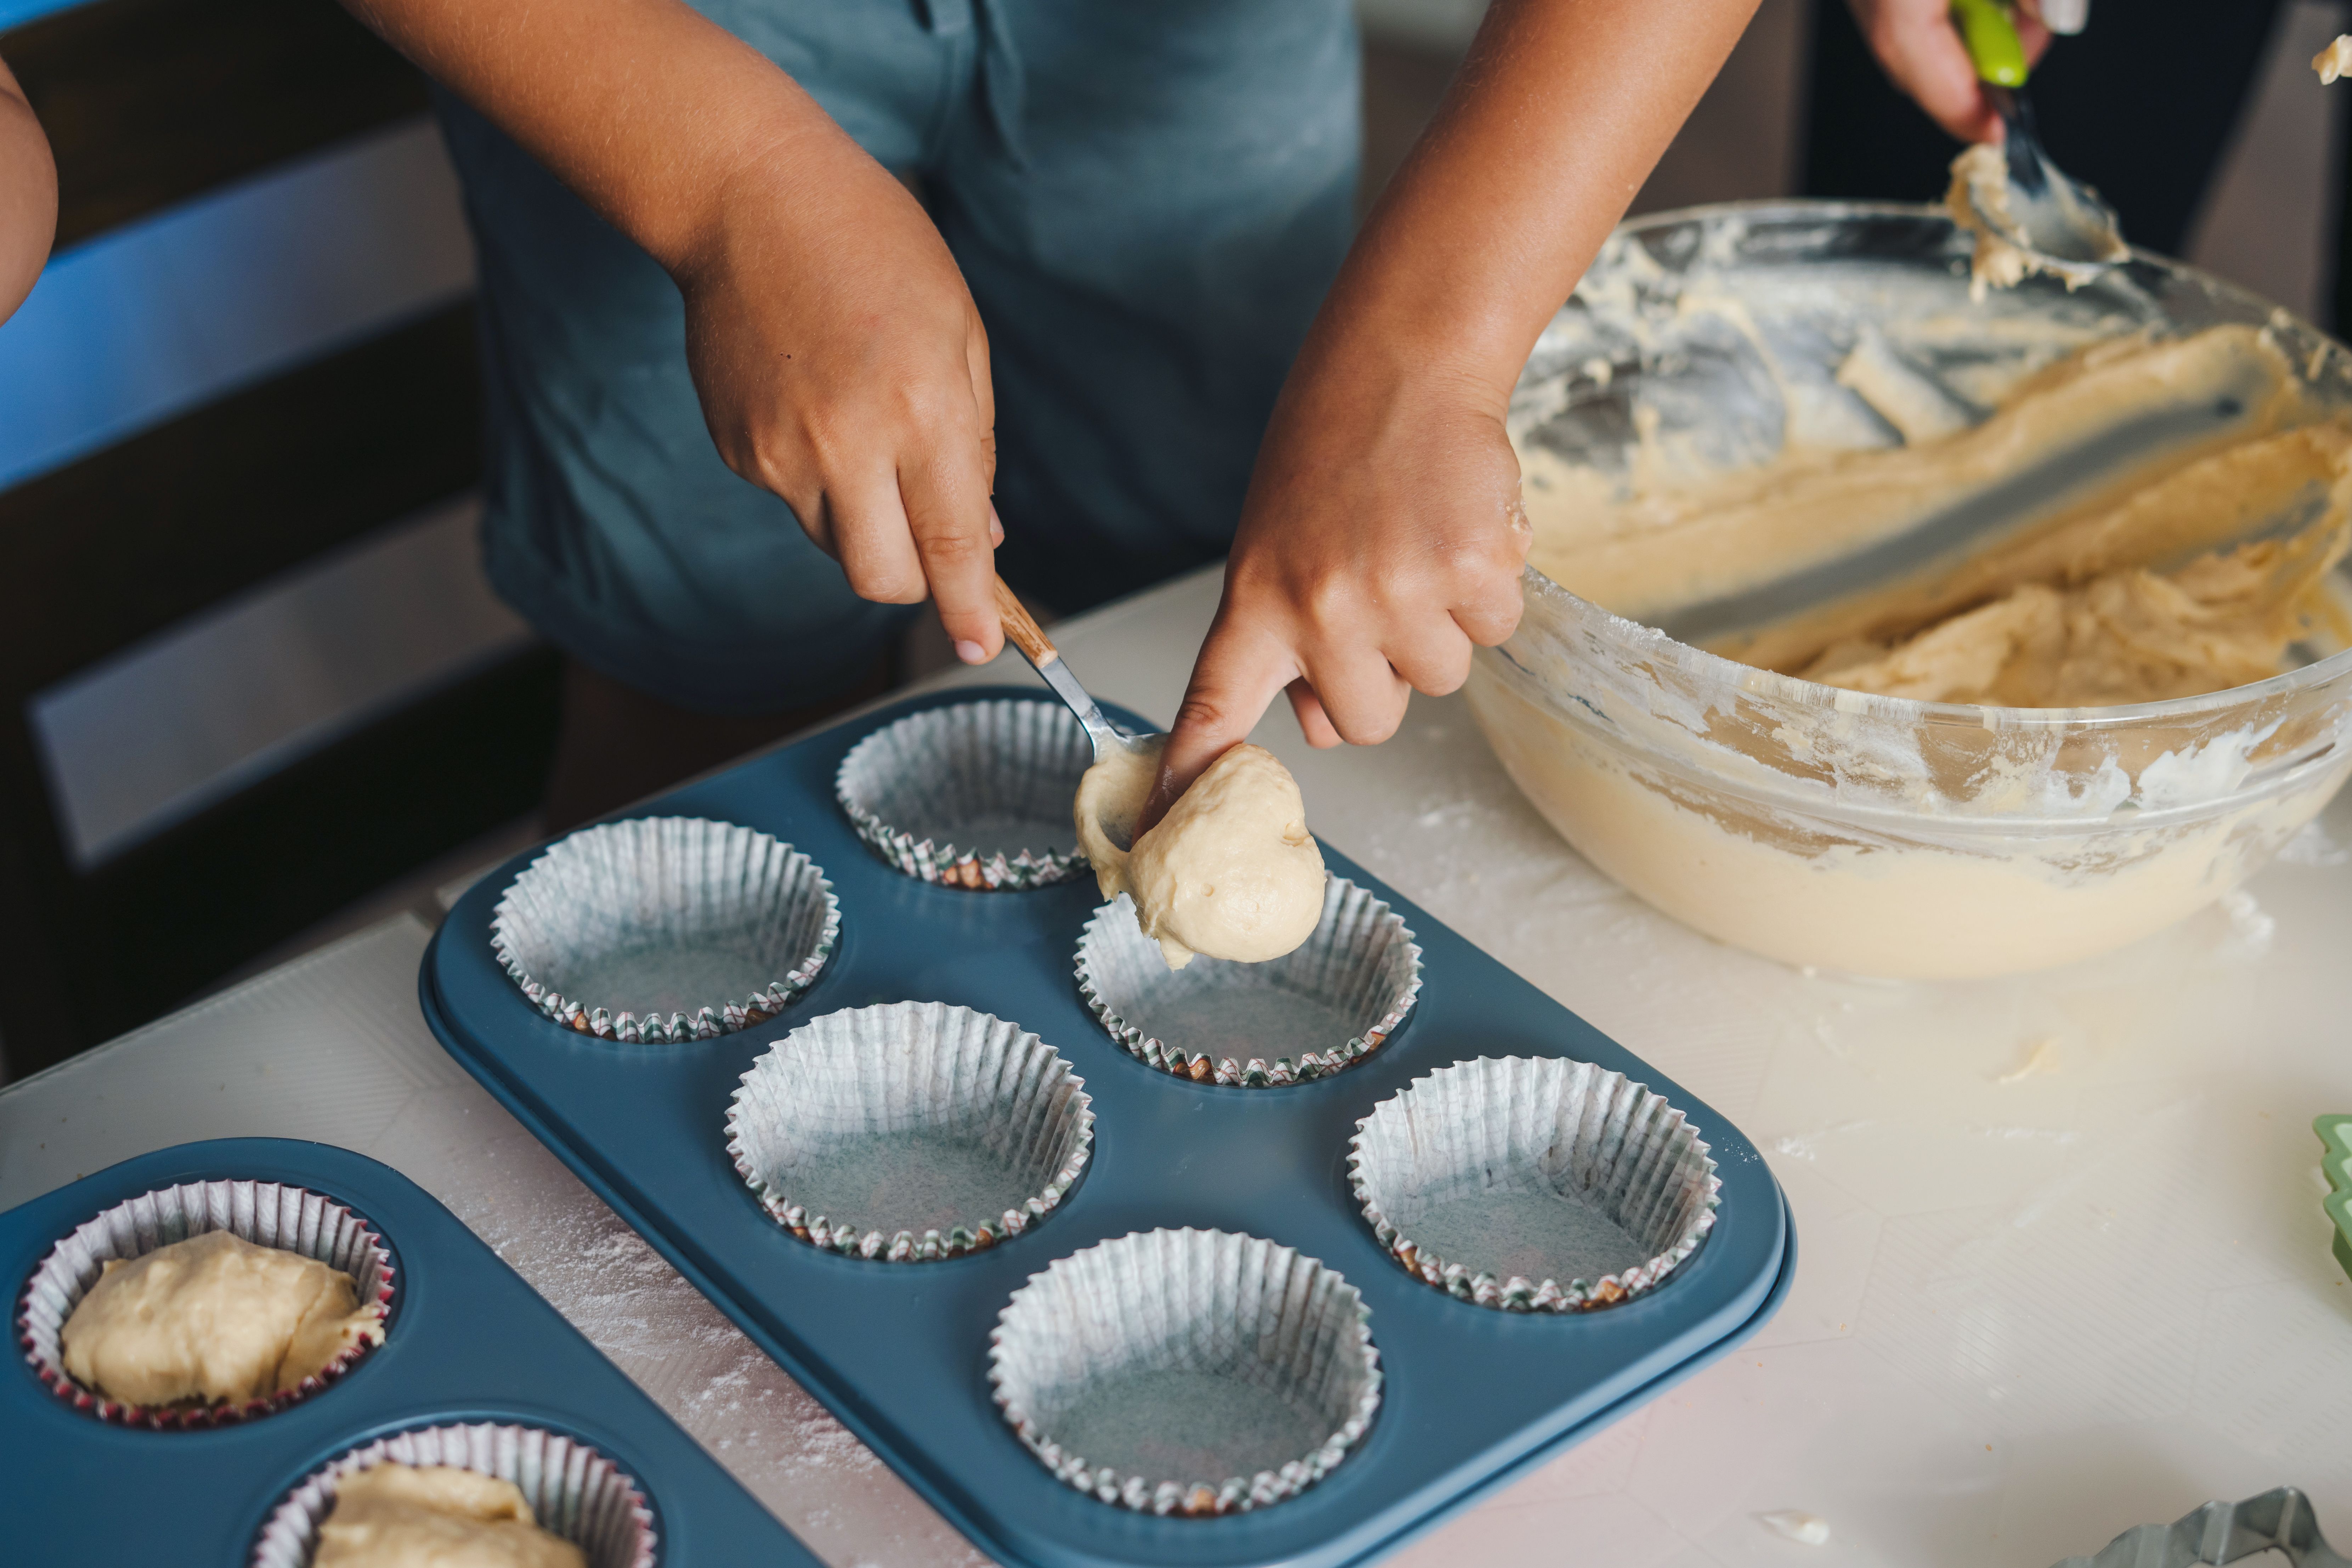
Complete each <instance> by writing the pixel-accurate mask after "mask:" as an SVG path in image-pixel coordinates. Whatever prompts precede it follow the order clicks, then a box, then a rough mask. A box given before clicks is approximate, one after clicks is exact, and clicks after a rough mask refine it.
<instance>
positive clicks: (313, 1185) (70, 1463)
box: [0, 884, 1026, 1568]
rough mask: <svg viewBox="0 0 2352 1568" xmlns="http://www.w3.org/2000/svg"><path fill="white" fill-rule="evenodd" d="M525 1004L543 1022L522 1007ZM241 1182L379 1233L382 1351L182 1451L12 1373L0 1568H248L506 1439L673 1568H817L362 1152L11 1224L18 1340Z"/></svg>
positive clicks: (262, 1157) (146, 1165)
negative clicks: (347, 1483) (63, 1272)
mask: <svg viewBox="0 0 2352 1568" xmlns="http://www.w3.org/2000/svg"><path fill="white" fill-rule="evenodd" d="M501 886H503V884H501ZM492 973H496V971H495V970H494V971H493V972H492ZM500 978H501V984H503V983H504V980H503V976H501V977H500ZM514 1000H515V1003H516V1005H519V1006H523V1007H528V1006H529V1005H530V1004H529V1003H527V1002H525V1001H523V1000H522V998H521V996H520V994H516V995H515V996H514ZM542 1022H545V1021H544V1020H542ZM546 1026H547V1027H548V1028H550V1029H555V1028H557V1027H559V1026H557V1025H555V1024H553V1023H551V1022H548V1023H546ZM235 1179H251V1180H258V1181H267V1182H284V1183H288V1184H292V1185H295V1186H300V1187H306V1188H308V1189H310V1191H312V1192H316V1193H321V1194H326V1195H328V1196H330V1197H332V1198H334V1199H335V1200H336V1201H338V1202H340V1203H343V1204H346V1205H350V1206H351V1207H352V1209H354V1210H356V1211H357V1212H358V1213H359V1214H361V1215H364V1216H365V1217H366V1218H367V1220H368V1221H369V1222H370V1223H371V1224H372V1225H373V1226H374V1227H375V1229H376V1230H377V1231H378V1233H379V1234H381V1235H382V1236H383V1238H384V1240H385V1242H386V1243H387V1244H388V1246H389V1247H390V1248H391V1250H392V1253H393V1255H394V1259H395V1261H396V1263H397V1265H398V1268H399V1278H400V1290H399V1294H398V1296H397V1298H396V1299H395V1300H394V1303H393V1309H392V1315H391V1319H390V1321H389V1322H388V1323H387V1325H386V1331H385V1335H384V1342H383V1344H381V1345H379V1346H377V1347H376V1348H375V1349H374V1350H373V1351H371V1352H368V1354H367V1355H365V1356H364V1357H362V1358H361V1360H360V1362H359V1363H358V1364H357V1365H355V1366H353V1367H352V1369H351V1371H350V1372H348V1373H345V1374H344V1375H343V1376H341V1377H340V1378H338V1379H336V1380H335V1382H333V1383H332V1384H330V1385H328V1386H327V1387H325V1388H323V1389H321V1390H320V1391H319V1392H318V1393H317V1394H313V1395H312V1396H311V1397H310V1398H307V1399H304V1400H302V1401H300V1402H299V1404H295V1405H289V1406H287V1407H286V1408H284V1409H282V1410H278V1411H276V1412H274V1413H272V1414H269V1415H261V1416H257V1417H256V1418H254V1419H252V1420H249V1421H243V1422H238V1423H236V1424H235V1425H232V1426H216V1427H210V1428H205V1429H200V1430H194V1431H169V1432H155V1431H143V1430H138V1429H134V1428H129V1427H123V1426H113V1425H110V1424H109V1423H106V1422H102V1421H99V1420H95V1419H93V1418H92V1417H91V1416H89V1415H87V1414H84V1413H83V1412H80V1411H78V1410H76V1409H74V1408H73V1407H72V1406H70V1405H68V1404H66V1403H65V1402H64V1401H63V1400H60V1399H58V1397H57V1396H56V1395H55V1394H52V1393H50V1392H49V1391H48V1390H47V1389H46V1388H44V1387H43V1386H42V1385H41V1384H40V1382H39V1380H38V1379H37V1377H36V1376H35V1375H34V1373H33V1369H32V1368H31V1366H29V1365H28V1364H27V1363H26V1361H25V1359H24V1358H23V1356H21V1355H16V1356H12V1357H11V1358H10V1361H11V1365H10V1367H9V1368H8V1370H7V1371H6V1372H5V1373H0V1517H5V1520H6V1521H7V1522H6V1525H5V1541H4V1542H0V1558H5V1560H6V1561H8V1562H11V1563H86V1562H96V1561H100V1560H103V1561H105V1562H109V1563H191V1564H204V1565H209V1568H247V1563H248V1561H249V1559H250V1557H251V1554H252V1552H253V1549H254V1542H255V1539H256V1538H257V1536H258V1535H259V1533H260V1531H261V1527H262V1524H263V1522H264V1521H266V1520H267V1519H268V1517H269V1515H270V1513H271V1512H272V1511H273V1510H276V1509H277V1507H278V1503H279V1502H280V1501H281V1500H283V1499H284V1498H285V1496H286V1494H287V1493H288V1492H289V1491H290V1490H291V1489H293V1488H295V1487H296V1486H298V1485H299V1484H300V1483H301V1482H302V1480H303V1479H305V1478H306V1477H308V1476H310V1474H311V1473H312V1472H313V1471H315V1470H317V1469H319V1468H320V1467H321V1466H323V1465H325V1464H327V1463H328V1462H329V1461H330V1460H331V1459H333V1458H336V1457H337V1456H338V1455H341V1454H342V1453H344V1452H346V1451H348V1450H350V1449H352V1448H353V1447H358V1446H359V1445H361V1444H362V1443H365V1442H367V1441H369V1440H371V1439H373V1438H376V1437H381V1436H387V1435H389V1434H391V1433H394V1432H399V1431H404V1430H406V1429H408V1428H410V1427H415V1426H437V1425H442V1424H446V1423H451V1422H461V1421H500V1422H513V1423H516V1424H519V1425H522V1426H540V1427H545V1428H548V1429H551V1430H554V1431H558V1432H562V1433H566V1434H569V1435H570V1436H574V1437H576V1438H578V1439H580V1440H581V1441H583V1442H584V1443H586V1444H587V1445H589V1446H590V1447H593V1448H594V1449H595V1450H596V1451H597V1452H599V1453H601V1454H604V1455H605V1456H606V1457H607V1458H611V1459H612V1460H613V1461H614V1463H615V1464H617V1465H619V1466H620V1467H621V1468H623V1469H624V1470H625V1471H627V1472H628V1473H629V1474H630V1475H631V1476H632V1477H634V1478H635V1480H636V1481H637V1483H638V1485H639V1486H641V1487H642V1488H643V1489H645V1492H646V1497H647V1499H648V1500H649V1501H650V1502H651V1504H652V1508H653V1513H654V1532H655V1537H656V1541H657V1542H658V1557H657V1561H658V1562H659V1563H663V1564H665V1565H675V1568H686V1565H687V1564H689V1563H779V1564H783V1565H785V1568H818V1559H817V1558H816V1557H815V1556H814V1555H813V1554H811V1552H809V1551H808V1549H807V1548H806V1547H804V1546H803V1545H802V1544H801V1543H800V1542H799V1541H797V1540H795V1539H794V1538H793V1535H792V1533H791V1532H790V1531H787V1530H785V1528H784V1527H783V1526H782V1524H779V1523H778V1522H777V1521H776V1520H775V1518H774V1517H773V1516H772V1515H771V1514H770V1513H769V1512H768V1511H767V1510H765V1509H763V1508H761V1506H760V1505H759V1503H758V1502H756V1501H755V1500H753V1499H752V1497H751V1494H750V1493H749V1492H746V1491H745V1490H744V1489H742V1488H741V1487H740V1486H739V1485H738V1484H737V1483H736V1481H735V1479H734V1478H732V1477H731V1476H730V1475H728V1474H727V1472H726V1471H725V1470H723V1469H721V1468H719V1463H718V1461H717V1460H715V1459H713V1458H710V1456H709V1455H708V1454H706V1453H704V1452H703V1451H702V1449H701V1448H700V1447H698V1446H697V1445H696V1443H695V1441H694V1440H693V1439H692V1438H691V1437H688V1436H687V1435H686V1434H685V1433H684V1432H683V1431H681V1430H680V1429H679V1428H678V1426H677V1424H676V1423H674V1422H672V1421H671V1420H670V1418H669V1416H668V1415H666V1414H664V1413H663V1411H662V1408H661V1407H660V1406H659V1405H656V1404H655V1403H654V1402H653V1401H652V1400H651V1399H649V1398H647V1397H646V1395H645V1394H643V1393H641V1392H639V1390H638V1389H637V1386H636V1385H635V1384H633V1383H631V1382H630V1381H629V1380H628V1378H627V1377H626V1376H625V1375H624V1374H623V1373H622V1372H621V1370H620V1369H619V1368H618V1367H616V1366H614V1364H613V1363H611V1362H608V1361H606V1360H605V1359H604V1357H603V1356H602V1355H601V1354H599V1353H598V1352H597V1351H596V1349H595V1347H594V1346H593V1345H591V1344H590V1343H589V1342H587V1341H586V1340H584V1339H583V1338H582V1337H581V1336H580V1333H579V1331H577V1330H576V1329H574V1328H572V1325H571V1324H569V1323H567V1322H565V1321H563V1319H562V1316H561V1315H560V1314H559V1313H557V1311H556V1310H555V1309H554V1308H552V1307H551V1306H549V1305H548V1304H547V1303H546V1301H544V1300H541V1298H540V1296H539V1295H538V1293H537V1292H535V1291H534V1290H532V1289H531V1288H530V1286H528V1285H526V1284H524V1283H523V1281H522V1279H521V1278H520V1276H518V1275H517V1274H516V1273H515V1272H514V1270H513V1269H511V1268H508V1267H507V1266H506V1265H505V1264H504V1263H502V1262H500V1261H499V1258H498V1256H497V1254H495V1253H493V1252H492V1251H491V1250H490V1249H489V1248H488V1247H486V1246H484V1245H483V1244H482V1242H481V1241H480V1240H478V1238H477V1237H475V1235H474V1233H473V1232H472V1231H469V1230H467V1228H466V1227H465V1226H463V1225H462V1224H460V1223H459V1222H458V1220H457V1216H456V1215H452V1214H451V1213H450V1212H449V1211H448V1210H447V1209H446V1208H443V1207H442V1206H441V1205H440V1204H438V1203H436V1201H434V1199H433V1198H432V1196H431V1195H430V1194H427V1193H425V1191H424V1189H422V1188H421V1187H419V1186H417V1185H416V1184H415V1183H413V1182H411V1181H410V1180H409V1179H408V1178H407V1177H405V1176H404V1175H402V1174H401V1173H399V1172H397V1171H394V1170H393V1169H391V1168H390V1167H389V1166H385V1165H381V1164H378V1163H376V1162H375V1161H373V1160H370V1159H367V1158H366V1157H364V1156H362V1155H359V1154H354V1153H352V1152H350V1151H349V1150H345V1149H338V1148H334V1147H332V1146H331V1145H329V1144H325V1143H303V1142H294V1141H292V1140H289V1139H282V1138H232V1139H221V1140H218V1141H216V1142H205V1143H184V1144H181V1145H180V1146H178V1147H177V1148H173V1149H164V1150H160V1151H158V1152H155V1153H152V1154H143V1155H142V1156H140V1157H139V1158H138V1159H135V1160H126V1161H124V1162H123V1163H121V1164H120V1165H115V1166H112V1167H110V1169H107V1170H104V1171H100V1173H97V1174H96V1175H94V1176H85V1177H83V1178H82V1179H81V1180H80V1181H78V1182H75V1183H73V1184H71V1185H69V1186H65V1187H60V1188H58V1190H57V1191H55V1192H53V1193H49V1194H46V1195H44V1196H41V1197H37V1198H35V1199H34V1200H33V1201H32V1202H30V1203H28V1204H25V1205H20V1206H18V1207H16V1208H13V1209H10V1210H9V1211H8V1212H7V1213H5V1214H0V1277H5V1280H6V1282H7V1289H8V1310H9V1321H10V1324H11V1332H12V1334H13V1332H14V1323H15V1319H16V1308H17V1305H18V1298H19V1296H21V1294H22V1293H23V1290H24V1287H25V1282H26V1279H28V1278H29V1277H30V1276H31V1274H32V1272H33V1270H34V1268H36V1267H37V1266H38V1264H39V1263H40V1260H41V1259H42V1258H44V1257H46V1256H47V1254H48V1251H49V1249H50V1248H51V1247H55V1246H56V1245H57V1244H58V1240H59V1238H61V1237H65V1236H66V1235H68V1233H70V1232H71V1231H72V1230H73V1228H74V1227H75V1226H78V1225H79V1224H81V1223H82V1221H84V1220H86V1219H88V1218H89V1217H90V1215H94V1214H96V1213H98V1212H99V1211H100V1209H103V1208H106V1207H108V1206H110V1205H114V1204H118V1203H121V1202H122V1201H123V1200H125V1199H127V1198H132V1197H136V1196H138V1195H139V1194H141V1193H144V1192H150V1191H152V1190H154V1189H155V1188H158V1187H167V1186H171V1185H172V1184H174V1183H179V1182H198V1181H222V1180H235ZM803 1250H808V1249H806V1248H803ZM1025 1457H1026V1456H1024V1458H1025ZM126 1500H128V1501H129V1502H130V1504H131V1506H127V1507H126V1506H124V1504H125V1502H126Z"/></svg>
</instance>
